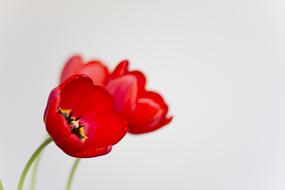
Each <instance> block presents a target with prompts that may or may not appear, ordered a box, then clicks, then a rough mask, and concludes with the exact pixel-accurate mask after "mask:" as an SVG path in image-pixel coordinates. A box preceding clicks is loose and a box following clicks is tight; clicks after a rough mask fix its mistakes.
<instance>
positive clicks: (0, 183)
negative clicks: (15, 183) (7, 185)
mask: <svg viewBox="0 0 285 190" xmlns="http://www.w3.org/2000/svg"><path fill="white" fill-rule="evenodd" d="M0 190H4V187H3V185H2V182H1V181H0Z"/></svg>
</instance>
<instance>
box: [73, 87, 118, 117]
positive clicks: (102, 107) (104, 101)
mask: <svg viewBox="0 0 285 190" xmlns="http://www.w3.org/2000/svg"><path fill="white" fill-rule="evenodd" d="M110 109H113V100H112V96H111V95H110V94H109V93H108V92H107V91H106V90H105V89H103V88H102V87H99V86H94V87H93V90H92V92H90V93H89V95H88V96H87V97H86V98H84V100H82V102H80V103H79V104H78V105H77V106H76V107H74V109H73V110H72V111H73V113H74V115H76V116H82V115H84V117H87V116H93V115H95V114H98V113H100V112H103V111H106V110H110Z"/></svg>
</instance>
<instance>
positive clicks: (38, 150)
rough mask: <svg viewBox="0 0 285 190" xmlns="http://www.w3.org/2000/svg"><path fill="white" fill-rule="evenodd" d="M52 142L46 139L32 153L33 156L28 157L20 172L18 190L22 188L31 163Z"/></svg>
mask: <svg viewBox="0 0 285 190" xmlns="http://www.w3.org/2000/svg"><path fill="white" fill-rule="evenodd" d="M51 141H52V139H51V138H48V139H46V140H45V141H44V142H43V143H42V144H41V145H40V146H39V147H38V148H37V149H36V151H35V152H34V153H33V155H32V156H31V157H30V159H29V161H28V162H27V164H26V166H25V168H24V170H23V172H22V175H21V178H20V181H19V184H18V190H22V189H23V186H24V182H25V179H26V176H27V173H28V171H29V169H30V167H31V165H32V163H33V161H34V160H35V159H36V158H37V157H38V155H39V154H40V153H41V151H42V150H43V149H44V148H45V147H46V146H47V145H48V144H49V143H50V142H51Z"/></svg>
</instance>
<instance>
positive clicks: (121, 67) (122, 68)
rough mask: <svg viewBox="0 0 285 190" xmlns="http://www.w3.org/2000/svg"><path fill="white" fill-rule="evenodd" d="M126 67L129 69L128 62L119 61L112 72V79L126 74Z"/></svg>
mask: <svg viewBox="0 0 285 190" xmlns="http://www.w3.org/2000/svg"><path fill="white" fill-rule="evenodd" d="M128 67H129V61H128V60H123V61H121V62H120V63H119V64H118V65H117V67H116V68H115V69H114V71H113V72H112V77H114V78H115V77H119V76H122V75H124V74H126V73H127V72H128Z"/></svg>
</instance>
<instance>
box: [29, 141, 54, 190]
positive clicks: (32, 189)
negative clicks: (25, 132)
mask: <svg viewBox="0 0 285 190" xmlns="http://www.w3.org/2000/svg"><path fill="white" fill-rule="evenodd" d="M48 138H49V136H48V135H47V136H46V137H45V138H44V140H47V139H48ZM42 154H43V152H41V153H40V154H39V155H38V157H37V158H36V161H35V163H34V164H33V169H32V174H31V184H30V190H35V189H36V181H37V174H38V168H39V164H40V160H41V157H42Z"/></svg>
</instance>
